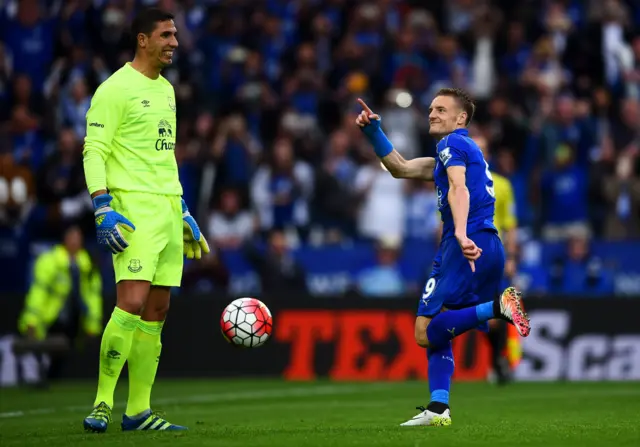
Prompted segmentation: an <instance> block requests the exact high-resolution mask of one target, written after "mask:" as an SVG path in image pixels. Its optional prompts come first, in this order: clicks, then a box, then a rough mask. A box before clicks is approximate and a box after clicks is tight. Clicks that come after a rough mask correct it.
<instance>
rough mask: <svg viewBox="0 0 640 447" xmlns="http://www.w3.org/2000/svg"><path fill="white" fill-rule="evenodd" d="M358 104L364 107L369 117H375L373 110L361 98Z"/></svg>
mask: <svg viewBox="0 0 640 447" xmlns="http://www.w3.org/2000/svg"><path fill="white" fill-rule="evenodd" d="M358 103H359V104H360V105H361V106H362V108H363V109H364V111H365V112H367V115H373V110H371V109H370V108H369V106H368V105H367V104H366V103H365V102H364V101H363V100H362V99H360V98H358Z"/></svg>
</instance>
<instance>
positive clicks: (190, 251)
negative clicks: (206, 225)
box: [182, 199, 209, 259]
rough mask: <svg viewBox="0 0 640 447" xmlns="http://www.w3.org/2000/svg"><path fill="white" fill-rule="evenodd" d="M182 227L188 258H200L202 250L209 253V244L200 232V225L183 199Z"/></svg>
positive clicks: (185, 252) (185, 251)
mask: <svg viewBox="0 0 640 447" xmlns="http://www.w3.org/2000/svg"><path fill="white" fill-rule="evenodd" d="M182 227H183V239H184V254H185V256H186V257H187V259H194V258H195V259H200V258H201V257H202V252H205V253H209V244H207V241H206V239H205V238H204V236H203V235H202V233H201V232H200V227H198V224H197V223H196V220H195V219H194V218H193V216H192V215H191V213H189V209H188V208H187V204H186V203H185V202H184V199H182Z"/></svg>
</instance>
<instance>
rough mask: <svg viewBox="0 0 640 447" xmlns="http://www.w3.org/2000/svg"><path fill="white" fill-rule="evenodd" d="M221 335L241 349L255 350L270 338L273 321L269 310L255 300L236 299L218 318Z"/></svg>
mask: <svg viewBox="0 0 640 447" xmlns="http://www.w3.org/2000/svg"><path fill="white" fill-rule="evenodd" d="M220 328H221V329H222V335H224V338H226V339H227V341H228V342H229V343H232V344H234V345H236V346H239V347H242V348H256V347H258V346H261V345H263V344H264V343H265V342H266V341H267V340H269V337H270V336H271V329H272V328H273V320H272V318H271V312H270V311H269V308H268V307H267V306H266V305H265V304H264V303H263V302H262V301H260V300H257V299H255V298H238V299H237V300H234V301H232V302H231V303H229V305H228V306H227V307H225V309H224V311H223V312H222V317H221V318H220Z"/></svg>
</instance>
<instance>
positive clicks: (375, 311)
mask: <svg viewBox="0 0 640 447" xmlns="http://www.w3.org/2000/svg"><path fill="white" fill-rule="evenodd" d="M4 301H5V304H4V306H3V312H2V315H1V317H0V324H1V326H0V327H1V328H2V331H0V332H2V333H6V332H9V331H10V330H12V329H9V328H11V327H13V326H14V325H15V317H16V316H17V314H18V312H19V309H20V300H16V299H8V300H7V299H5V300H4ZM230 301H231V299H230V298H224V297H219V296H218V297H211V296H180V297H179V298H176V299H174V300H173V302H172V304H171V310H170V312H169V319H168V321H167V324H166V325H165V329H164V333H163V349H162V361H161V365H160V370H159V376H162V377H215V376H220V377H241V376H278V377H284V378H287V379H290V380H310V379H313V378H316V377H329V378H332V379H335V380H406V379H410V378H426V358H425V353H424V350H423V349H421V348H419V347H417V346H416V345H415V343H414V341H413V320H414V309H415V300H414V299H385V300H381V299H362V298H333V299H332V298H323V299H318V298H315V299H314V298H309V297H303V296H297V297H279V298H278V299H268V298H263V301H264V302H265V303H266V304H267V305H268V307H269V308H270V310H271V312H272V314H273V317H274V332H273V335H272V339H271V340H269V342H267V344H266V345H264V346H262V347H259V348H256V349H240V348H235V347H233V346H231V345H230V344H228V343H227V342H226V341H225V340H224V339H223V338H222V336H221V334H220V328H219V323H220V315H221V313H222V310H223V308H224V307H225V305H226V304H227V303H228V302H230ZM526 304H527V307H528V311H529V314H530V316H531V318H532V325H533V330H532V333H531V335H530V336H529V337H528V338H527V339H524V340H523V349H524V356H523V359H522V362H521V364H520V365H519V367H518V369H517V371H516V376H517V378H519V379H521V380H640V321H639V319H638V315H640V299H598V300H594V299H588V300H586V299H575V298H573V299H563V298H554V299H551V298H544V299H536V298H528V299H527V301H526ZM112 306H113V302H109V303H105V317H108V316H109V315H110V313H111V310H112ZM98 345H99V339H96V340H93V342H91V343H88V344H87V345H86V349H85V350H84V351H82V352H79V353H77V354H76V355H75V356H74V358H73V359H71V360H70V361H69V363H68V364H67V366H66V369H65V376H66V377H69V378H93V377H95V376H96V371H97V362H98ZM2 352H3V353H2V354H0V356H2V357H3V358H5V360H2V359H0V371H5V373H3V374H6V370H7V366H6V363H4V364H3V363H2V362H6V356H7V350H6V349H4V350H2ZM454 355H455V357H456V376H455V377H456V379H457V380H483V379H485V378H486V374H487V372H488V368H489V351H488V345H487V342H486V340H485V337H484V335H483V334H481V333H478V332H476V331H471V332H469V333H467V334H464V335H462V336H460V337H457V338H456V339H455V342H454ZM12 361H13V360H12ZM14 363H15V364H16V365H19V364H20V362H14ZM3 365H4V366H3Z"/></svg>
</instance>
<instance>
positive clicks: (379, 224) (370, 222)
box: [355, 151, 406, 240]
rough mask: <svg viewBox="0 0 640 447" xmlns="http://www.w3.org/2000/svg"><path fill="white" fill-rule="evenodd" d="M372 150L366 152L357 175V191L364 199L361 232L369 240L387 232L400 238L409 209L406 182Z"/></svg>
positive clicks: (361, 213)
mask: <svg viewBox="0 0 640 447" xmlns="http://www.w3.org/2000/svg"><path fill="white" fill-rule="evenodd" d="M371 152H372V151H371ZM371 152H369V153H367V154H366V157H367V162H366V164H364V165H363V166H361V167H360V169H359V170H358V173H357V174H356V178H355V191H356V194H358V196H359V198H360V199H361V205H360V209H359V216H358V233H359V234H360V235H361V236H364V237H365V238H368V239H370V240H377V239H380V238H381V237H383V236H388V235H393V236H396V237H400V238H401V237H403V236H404V230H405V209H406V204H405V201H404V198H403V188H404V185H403V182H402V181H401V180H398V179H395V178H393V177H392V176H391V174H389V173H388V172H387V171H386V170H384V169H382V168H381V167H380V161H379V160H378V159H377V158H376V157H375V156H374V155H373V154H371Z"/></svg>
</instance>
